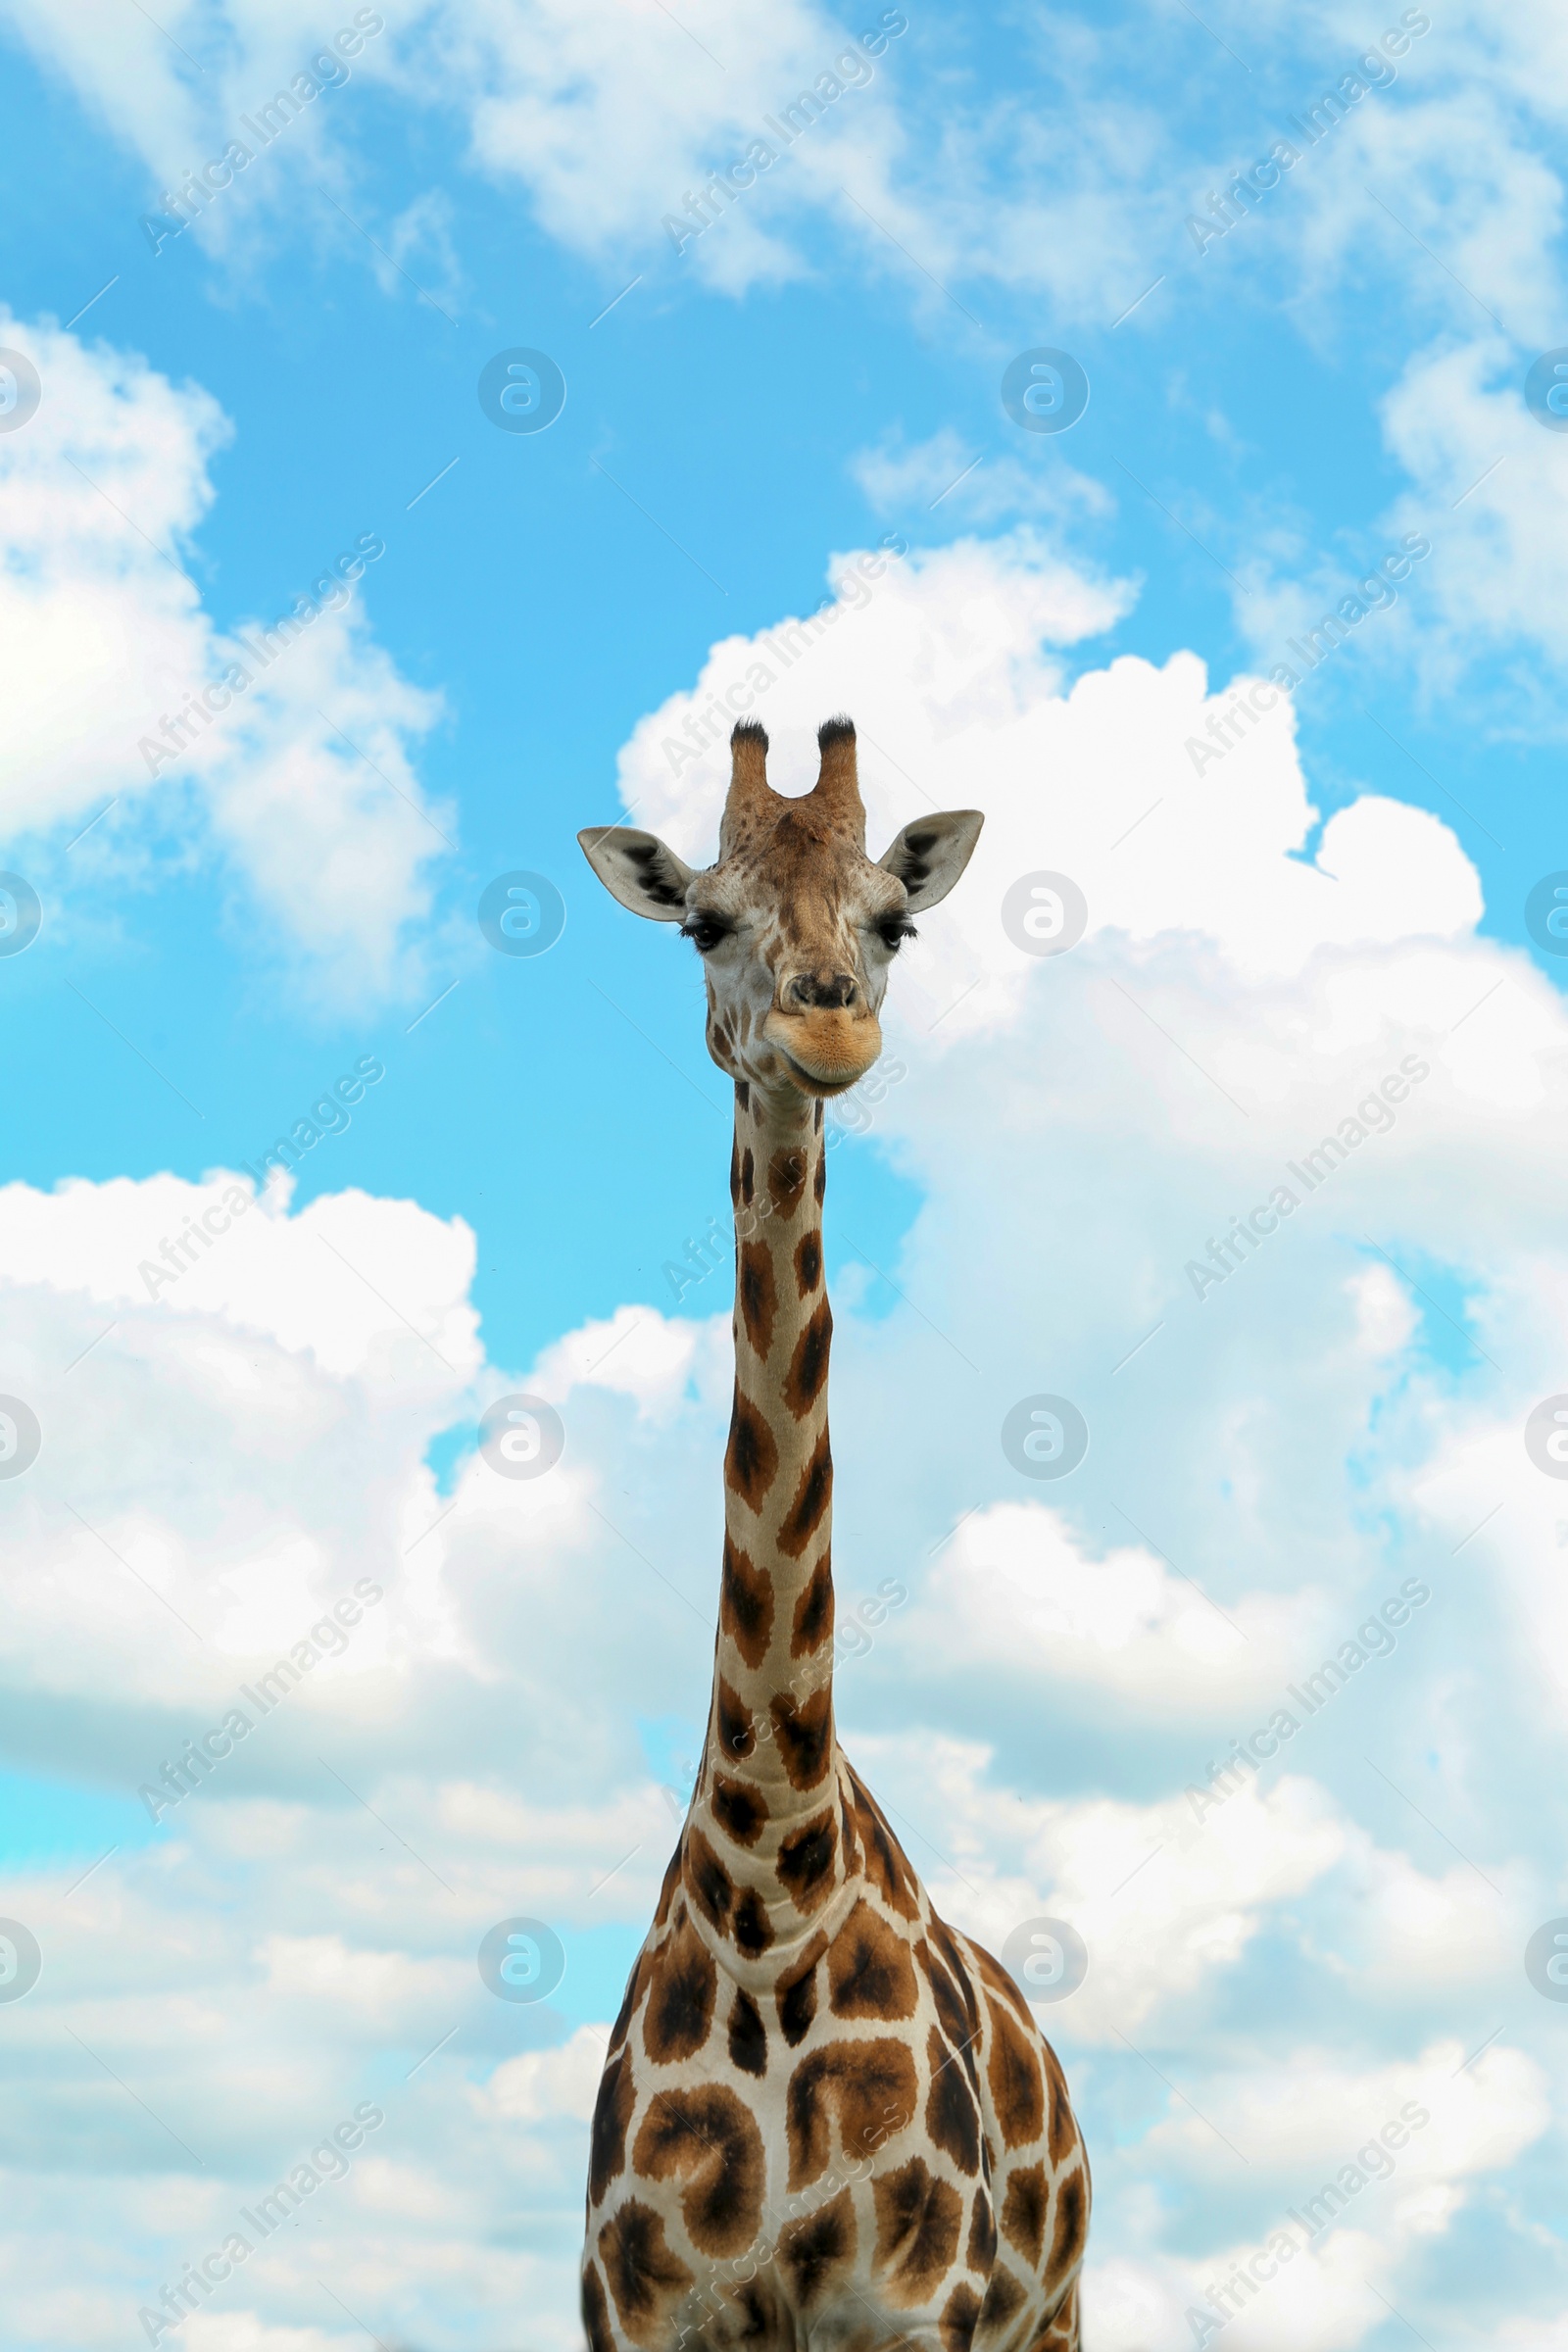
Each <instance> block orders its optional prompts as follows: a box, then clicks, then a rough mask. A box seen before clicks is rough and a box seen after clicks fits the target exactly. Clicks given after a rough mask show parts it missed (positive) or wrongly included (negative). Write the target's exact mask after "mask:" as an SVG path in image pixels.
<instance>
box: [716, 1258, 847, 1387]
mask: <svg viewBox="0 0 1568 2352" xmlns="http://www.w3.org/2000/svg"><path fill="white" fill-rule="evenodd" d="M735 1297H736V1302H737V1304H738V1305H739V1307H740V1313H741V1322H742V1323H743V1325H744V1326H745V1330H746V1337H747V1338H748V1339H749V1340H750V1341H751V1343H752V1347H753V1348H754V1349H755V1350H756V1352H757V1354H758V1355H759V1356H760V1357H761V1358H762V1360H763V1361H764V1362H765V1361H766V1358H767V1351H768V1349H769V1348H771V1347H772V1345H773V1324H774V1320H775V1318H776V1316H777V1314H778V1294H777V1291H776V1290H775V1288H774V1285H773V1253H772V1251H771V1250H769V1249H768V1247H767V1244H766V1243H765V1242H743V1243H742V1244H741V1251H740V1263H739V1267H738V1269H737V1274H736V1282H735ZM824 1303H825V1301H824Z"/></svg>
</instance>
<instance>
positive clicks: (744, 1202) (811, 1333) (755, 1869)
mask: <svg viewBox="0 0 1568 2352" xmlns="http://www.w3.org/2000/svg"><path fill="white" fill-rule="evenodd" d="M734 741H735V769H736V773H735V780H734V782H733V784H732V787H731V793H730V800H729V805H728V807H727V809H726V811H725V820H724V828H723V832H722V833H721V837H720V859H719V863H718V864H717V865H716V866H715V867H713V868H711V869H709V871H708V872H707V873H706V874H703V875H693V874H691V873H690V872H689V870H688V869H687V868H685V867H684V866H683V865H681V864H680V861H679V860H678V859H676V858H673V856H672V854H671V853H670V852H668V851H667V850H665V849H664V848H663V845H662V844H661V843H658V842H656V841H654V840H653V838H652V837H651V836H648V835H642V834H635V833H631V832H629V831H627V830H625V829H621V830H620V831H619V832H618V835H584V836H583V837H582V838H583V844H584V848H585V849H586V850H587V851H588V854H589V856H590V858H591V860H592V861H593V862H594V864H595V866H596V869H597V870H599V871H600V873H601V875H602V877H603V878H604V879H606V880H607V882H609V884H610V887H611V888H612V889H613V891H614V892H615V895H616V896H617V897H621V898H622V899H623V900H624V901H625V903H626V904H628V905H633V906H635V907H636V908H637V910H638V911H639V912H644V913H656V914H660V915H662V917H663V919H680V920H682V921H683V923H684V925H685V927H686V929H687V931H688V933H689V934H690V935H695V936H696V937H697V938H698V940H699V945H702V944H703V942H704V940H708V941H709V943H710V944H709V945H708V947H707V949H706V950H705V960H706V961H707V963H708V967H709V1000H710V1002H709V1027H708V1038H709V1047H710V1051H711V1053H712V1054H713V1057H714V1059H715V1060H716V1061H718V1063H719V1065H720V1067H722V1068H724V1069H726V1070H727V1071H728V1072H729V1073H730V1075H731V1076H732V1077H733V1078H734V1079H735V1097H736V1112H735V1146H734V1152H733V1153H732V1157H731V1169H730V1181H731V1193H732V1198H733V1200H734V1204H735V1212H736V1233H737V1250H736V1305H735V1351H736V1382H735V1404H734V1411H733V1415H732V1418H731V1424H730V1436H729V1444H728V1447H727V1450H726V1454H725V1466H724V1484H725V1539H724V1555H723V1566H722V1575H721V1589H720V1602H719V1625H718V1636H717V1642H716V1653H715V1661H714V1675H713V1692H712V1701H711V1712H710V1719H709V1726H708V1734H707V1739H706V1741H705V1746H704V1754H703V1761H702V1765H701V1769H700V1771H699V1774H698V1779H697V1784H696V1788H695V1789H694V1792H693V1796H692V1803H691V1809H690V1812H689V1814H688V1816H687V1820H686V1823H685V1827H684V1829H683V1831H682V1835H681V1838H680V1842H679V1844H678V1846H677V1848H676V1851H675V1854H674V1857H673V1859H672V1860H671V1863H670V1866H669V1869H668V1872H667V1873H666V1876H665V1880H664V1886H663V1890H662V1896H661V1899H660V1904H659V1909H658V1913H657V1915H656V1918H655V1921H654V1925H653V1928H652V1930H651V1931H650V1934H649V1936H648V1939H647V1941H646V1943H645V1944H644V1946H643V1949H642V1952H641V1954H640V1955H639V1958H638V1961H637V1964H636V1967H635V1969H634V1970H633V1973H632V1978H631V1982H630V1984H629V1985H628V1986H627V1988H626V1997H625V2000H624V2002H623V2004H622V2007H621V2012H620V2015H619V2017H618V2018H617V2020H616V2022H615V2027H614V2031H613V2035H612V2039H611V2046H610V2051H609V2054H608V2057H607V2062H606V2067H605V2074H604V2078H603V2082H602V2083H601V2087H600V2094H599V2101H598V2106H597V2109H596V2112H595V2117H594V2125H593V2135H592V2147H591V2156H590V2171H589V2183H588V2226H587V2238H586V2244H585V2248H584V2255H583V2286H582V2294H583V2304H582V2308H583V2321H584V2326H585V2328H586V2331H587V2337H588V2343H589V2346H590V2352H684V2348H686V2347H691V2348H692V2352H698V2348H701V2352H729V2347H732V2346H733V2347H740V2346H750V2347H753V2352H893V2348H894V2347H900V2348H901V2352H1078V2343H1079V2336H1078V2320H1077V2279H1078V2272H1079V2268H1080V2265H1081V2262H1082V2257H1083V2247H1084V2239H1085V2235H1086V2232H1087V2228H1088V2215H1089V2174H1088V2164H1087V2158H1086V2156H1085V2152H1084V2149H1083V2144H1082V2141H1081V2139H1080V2137H1079V2134H1078V2129H1077V2126H1076V2123H1075V2122H1074V2119H1073V2115H1072V2110H1071V2107H1070V2105H1069V2102H1068V2098H1067V2091H1066V2085H1065V2082H1064V2081H1063V2079H1062V2075H1061V2070H1060V2068H1059V2066H1058V2065H1057V2063H1056V2060H1055V2057H1054V2053H1053V2052H1052V2050H1051V2048H1050V2046H1049V2044H1048V2043H1047V2042H1046V2041H1045V2040H1044V2039H1043V2037H1042V2036H1041V2034H1039V2032H1038V2030H1037V2029H1036V2027H1035V2025H1034V2022H1033V2019H1032V2017H1031V2015H1030V2012H1029V2008H1028V2005H1027V2003H1026V2002H1025V2001H1024V1999H1023V1997H1022V1995H1021V1994H1020V1993H1019V1991H1018V1989H1017V1987H1016V1986H1015V1985H1013V1983H1012V1981H1011V1979H1010V1978H1009V1977H1008V1976H1007V1975H1006V1974H1005V1971H1004V1970H1003V1969H1002V1968H1001V1967H1000V1966H999V1965H998V1963H997V1962H996V1961H995V1960H993V1959H992V1958H991V1957H990V1955H989V1954H988V1953H986V1952H984V1951H982V1950H981V1949H980V1947H979V1946H978V1945H976V1944H974V1943H972V1942H971V1941H970V1940H969V1939H968V1938H967V1937H965V1936H959V1935H957V1934H956V1932H955V1931H954V1930H952V1929H950V1928H949V1927H947V1926H946V1924H945V1923H944V1922H943V1921H942V1920H941V1919H939V1918H938V1916H937V1914H936V1913H935V1912H934V1910H933V1909H932V1907H931V1904H930V1901H929V1898H928V1897H927V1895H926V1894H925V1891H924V1889H923V1888H922V1887H921V1886H920V1884H919V1881H918V1879H917V1877H916V1875H915V1873H914V1871H913V1870H912V1869H911V1868H910V1865H909V1863H908V1861H907V1858H906V1857H905V1855H904V1852H903V1850H902V1848H901V1847H900V1845H899V1843H898V1840H897V1838H895V1837H894V1835H893V1833H892V1831H891V1830H890V1828H889V1826H888V1823H887V1821H886V1820H885V1818H884V1816H883V1814H882V1813H881V1811H880V1809H879V1808H878V1806H877V1805H876V1803H875V1801H874V1800H873V1798H872V1797H871V1796H870V1794H869V1793H868V1791H867V1790H866V1789H865V1788H864V1786H863V1784H862V1783H861V1782H860V1781H859V1780H858V1777H857V1775H856V1774H855V1772H854V1770H853V1769H852V1767H851V1766H850V1764H849V1762H848V1760H847V1758H846V1757H845V1756H844V1754H843V1752H842V1750H841V1748H840V1746H839V1743H838V1739H837V1734H836V1731H835V1727H834V1719H833V1704H832V1635H833V1582H832V1566H831V1551H830V1533H831V1516H832V1456H831V1451H830V1448H829V1443H828V1425H827V1372H828V1356H829V1350H830V1345H831V1336H832V1316H831V1313H830V1310H829V1307H828V1302H827V1296H826V1289H825V1284H824V1277H823V1261H822V1223H821V1217H822V1201H823V1194H824V1189H825V1172H826V1160H825V1152H824V1142H823V1134H822V1102H823V1099H824V1098H826V1097H830V1096H831V1095H832V1094H834V1093H838V1092H842V1091H844V1089H845V1087H847V1086H848V1085H851V1084H853V1083H854V1082H855V1080H856V1079H857V1078H858V1077H859V1076H860V1075H862V1074H863V1071H864V1069H865V1068H867V1067H868V1066H869V1064H870V1061H871V1060H872V1059H874V1058H875V1054H876V1053H877V1052H878V1051H880V1033H879V1031H878V1028H877V1023H876V1010H877V1007H878V1005H879V1004H880V1001H881V996H882V992H883V989H884V988H885V985H886V971H887V964H888V962H890V961H891V957H892V955H893V953H894V952H895V950H896V945H897V932H898V930H899V929H900V928H907V921H906V918H907V911H908V910H909V908H910V907H916V908H917V907H920V906H921V905H924V904H928V903H932V902H933V901H934V900H935V899H936V898H939V897H941V896H943V895H945V892H946V890H947V889H948V888H949V887H951V882H952V880H955V879H956V875H957V873H958V872H961V870H962V864H963V862H965V861H966V859H967V856H968V852H969V850H970V849H972V846H973V840H974V838H975V836H976V835H977V834H978V831H979V821H978V819H976V818H973V817H970V816H962V817H936V818H932V819H929V820H924V821H917V822H916V824H914V825H911V826H908V827H906V829H905V832H904V833H903V834H901V835H900V837H899V840H898V841H897V842H895V844H894V845H893V848H892V849H891V850H890V851H889V852H888V853H887V856H886V858H884V859H883V860H882V862H881V864H880V865H879V866H874V865H872V864H871V862H870V860H869V859H868V858H866V857H865V853H864V849H863V824H864V818H863V812H862V811H861V810H860V808H859V797H858V787H857V785H856V782H855V769H854V745H855V738H854V730H853V728H850V727H849V726H848V724H847V722H830V724H829V726H828V727H826V728H824V729H823V730H822V737H821V741H822V747H823V766H822V775H821V777H820V779H819V781H818V784H817V787H816V790H815V791H814V792H813V793H812V794H811V795H809V796H808V798H807V799H806V800H804V801H786V800H781V799H780V798H779V797H778V796H777V795H775V794H773V793H771V792H770V791H769V790H768V789H767V786H766V784H765V780H764V779H763V777H762V773H761V757H760V755H761V751H765V738H764V737H762V736H761V734H760V729H755V730H753V729H745V728H742V729H737V731H736V736H735V739H734ZM759 747H760V748H759ZM607 843H613V844H614V845H615V846H614V848H613V849H607V848H606V846H605V845H606V844H607ZM715 931H716V932H717V933H718V937H717V938H716V939H715V938H713V937H712V934H713V933H714V932H715ZM878 941H880V943H881V947H882V950H883V953H882V956H880V957H879V956H878V955H877V953H876V946H875V944H874V943H876V942H878ZM722 948H728V950H729V953H728V954H727V956H721V955H720V952H719V951H720V949H722Z"/></svg>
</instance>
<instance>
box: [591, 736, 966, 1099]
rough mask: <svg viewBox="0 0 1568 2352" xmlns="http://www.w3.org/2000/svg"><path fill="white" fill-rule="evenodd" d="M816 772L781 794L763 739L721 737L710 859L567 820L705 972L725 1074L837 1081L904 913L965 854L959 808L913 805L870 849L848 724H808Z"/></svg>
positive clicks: (875, 1007)
mask: <svg viewBox="0 0 1568 2352" xmlns="http://www.w3.org/2000/svg"><path fill="white" fill-rule="evenodd" d="M816 740H817V744H818V747H819V749H820V752H821V761H822V763H821V771H820V773H819V774H818V776H817V780H816V783H815V785H814V787H813V788H812V790H811V791H810V792H809V793H807V794H805V795H804V796H803V797H802V798H801V799H798V800H787V799H785V798H784V797H783V796H782V795H781V794H779V793H776V792H774V791H773V789H772V787H771V786H770V785H769V783H768V781H767V737H766V735H765V734H764V733H763V731H762V729H761V728H760V726H759V725H758V723H757V721H756V720H755V719H744V720H742V722H741V724H740V725H739V726H738V727H737V728H736V729H735V731H734V733H733V734H732V735H731V737H730V757H731V762H732V766H731V774H730V787H729V798H728V800H727V802H726V803H725V807H724V815H723V821H722V823H721V824H720V826H719V834H718V859H717V862H716V863H715V864H713V865H711V866H708V867H706V868H705V869H704V870H703V871H701V872H694V871H693V869H692V868H691V867H690V866H689V865H686V864H684V863H683V862H682V860H681V859H680V858H677V857H676V856H675V853H674V851H673V850H671V849H668V848H667V847H666V846H665V844H664V843H663V842H662V841H661V840H660V839H659V837H658V835H657V834H654V833H643V832H640V831H638V830H637V828H636V827H634V826H631V825H613V826H610V827H608V828H595V829H592V830H590V831H587V832H583V833H579V834H578V836H577V839H578V840H579V841H580V842H581V844H582V847H583V853H584V855H585V856H586V858H587V859H588V862H589V864H590V865H591V866H592V867H593V869H594V872H595V873H596V874H597V875H598V876H599V879H600V881H601V882H603V884H604V885H605V888H606V889H607V890H608V891H609V892H610V894H611V896H612V897H613V898H615V899H618V900H619V902H620V904H621V905H622V906H623V907H630V908H631V910H632V912H633V913H634V914H644V915H648V916H650V917H651V918H652V919H653V920H654V921H655V922H662V923H679V924H680V926H681V934H682V937H683V938H686V939H689V940H690V941H691V942H692V944H693V946H694V947H695V948H696V949H697V952H698V954H699V955H700V956H702V959H703V965H704V972H705V977H706V979H707V982H708V1050H709V1052H710V1054H711V1055H712V1057H713V1059H714V1060H715V1061H716V1062H717V1064H718V1066H719V1068H720V1069H721V1070H727V1071H728V1072H729V1075H730V1076H731V1077H732V1078H740V1079H747V1080H749V1081H751V1082H753V1083H754V1084H757V1085H760V1086H763V1087H777V1086H779V1085H789V1086H793V1087H795V1088H797V1089H798V1090H799V1091H800V1092H801V1093H802V1094H804V1095H838V1094H842V1093H843V1092H844V1091H845V1089H846V1088H847V1087H851V1086H853V1085H854V1084H855V1083H856V1081H857V1079H858V1078H863V1077H864V1075H865V1073H866V1071H867V1070H868V1069H869V1068H870V1066H871V1064H872V1062H873V1061H875V1059H876V1057H877V1055H878V1054H880V1053H881V1051H882V1031H881V1028H880V1025H879V1022H878V1017H877V1016H878V1014H879V1013H880V1011H881V1008H882V999H883V997H884V996H885V995H886V993H887V984H888V971H889V967H890V966H891V964H892V962H893V958H894V956H896V955H897V954H898V951H899V945H900V942H901V941H902V940H905V939H908V938H910V937H912V936H913V925H912V924H911V922H910V920H909V917H910V916H911V915H912V914H917V913H919V912H921V911H922V910H923V909H924V908H925V907H934V906H935V905H936V904H937V901H938V900H939V899H945V898H946V897H947V895H948V892H949V891H950V890H951V889H952V888H953V886H954V884H955V883H956V881H957V879H958V877H959V875H960V874H961V873H962V872H963V869H964V867H965V866H966V865H967V864H968V862H969V857H970V853H971V852H972V851H973V849H974V845H975V843H976V842H977V841H978V839H979V838H980V827H981V824H982V823H983V821H984V820H983V818H982V817H981V816H980V814H979V813H978V811H977V810H975V809H956V810H954V811H951V812H949V813H947V814H945V815H940V816H921V817H916V818H915V819H914V821H913V823H912V824H907V825H906V826H905V828H904V830H903V832H902V833H900V835H899V836H898V838H897V840H896V841H895V842H894V843H893V845H892V847H891V848H890V849H889V850H887V851H885V852H884V854H883V856H882V857H881V858H877V859H875V860H874V861H873V859H871V858H868V857H867V856H866V852H865V810H864V809H863V807H862V806H861V803H860V789H859V784H858V780H857V776H856V767H855V728H854V725H853V723H852V722H851V721H850V720H849V719H847V718H830V719H829V720H828V721H827V723H826V725H825V726H823V727H820V728H819V729H818V730H817V738H816Z"/></svg>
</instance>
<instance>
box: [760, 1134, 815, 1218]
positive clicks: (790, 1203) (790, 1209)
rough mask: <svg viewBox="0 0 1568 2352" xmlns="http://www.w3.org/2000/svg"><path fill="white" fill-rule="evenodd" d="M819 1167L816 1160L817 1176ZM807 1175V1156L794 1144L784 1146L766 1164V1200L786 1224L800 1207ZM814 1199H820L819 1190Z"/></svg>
mask: <svg viewBox="0 0 1568 2352" xmlns="http://www.w3.org/2000/svg"><path fill="white" fill-rule="evenodd" d="M821 1167H822V1162H821V1160H820V1159H818V1161H817V1171H818V1174H820V1172H821ZM808 1174H809V1163H808V1160H807V1155H806V1153H805V1152H803V1151H802V1150H801V1149H800V1147H799V1146H798V1145H795V1144H789V1145H786V1146H785V1147H784V1149H783V1150H782V1151H779V1152H774V1154H773V1156H772V1158H771V1159H770V1160H769V1161H768V1163H767V1191H768V1198H769V1199H770V1200H771V1201H772V1203H773V1206H774V1209H775V1210H776V1211H777V1213H778V1215H779V1216H781V1217H782V1218H783V1219H784V1222H785V1223H786V1224H788V1223H789V1220H790V1219H791V1217H793V1216H794V1214H795V1211H796V1210H797V1209H798V1208H799V1207H800V1205H801V1201H802V1197H803V1196H804V1194H805V1191H806V1179H807V1176H808ZM816 1197H817V1200H818V1201H820V1200H821V1198H822V1193H821V1190H820V1188H819V1189H818V1192H817V1196H816Z"/></svg>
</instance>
